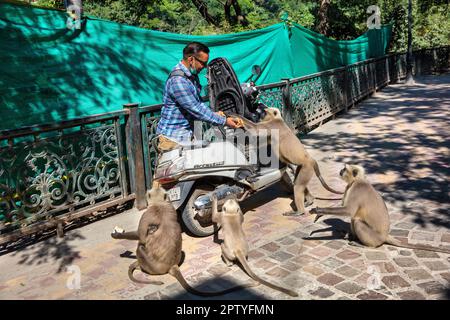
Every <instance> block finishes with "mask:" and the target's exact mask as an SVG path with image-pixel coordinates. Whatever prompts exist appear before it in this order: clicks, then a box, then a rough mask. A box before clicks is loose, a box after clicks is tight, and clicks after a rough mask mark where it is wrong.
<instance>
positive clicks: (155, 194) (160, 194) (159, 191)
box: [148, 185, 168, 202]
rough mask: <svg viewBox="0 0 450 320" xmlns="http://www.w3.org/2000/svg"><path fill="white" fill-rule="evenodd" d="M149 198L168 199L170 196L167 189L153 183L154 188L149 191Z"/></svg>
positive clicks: (155, 199) (156, 199) (153, 199)
mask: <svg viewBox="0 0 450 320" xmlns="http://www.w3.org/2000/svg"><path fill="white" fill-rule="evenodd" d="M148 195H149V200H150V201H153V202H156V201H166V200H167V198H168V196H167V193H166V190H164V188H162V187H160V186H155V185H153V187H152V189H151V190H150V191H149V192H148Z"/></svg>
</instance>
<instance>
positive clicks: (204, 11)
mask: <svg viewBox="0 0 450 320" xmlns="http://www.w3.org/2000/svg"><path fill="white" fill-rule="evenodd" d="M192 3H193V4H194V5H195V6H196V7H197V10H198V12H200V14H201V15H202V17H203V18H205V20H206V22H208V23H209V24H212V25H214V26H216V27H218V26H219V25H218V24H217V22H216V20H215V19H214V18H213V17H211V16H210V14H209V13H208V7H207V6H206V4H205V3H204V2H203V1H202V0H192Z"/></svg>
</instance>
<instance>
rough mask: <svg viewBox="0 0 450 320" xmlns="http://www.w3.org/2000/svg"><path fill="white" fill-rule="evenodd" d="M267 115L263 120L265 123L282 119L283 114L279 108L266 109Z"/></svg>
mask: <svg viewBox="0 0 450 320" xmlns="http://www.w3.org/2000/svg"><path fill="white" fill-rule="evenodd" d="M265 111H266V115H265V116H264V118H263V121H270V120H273V119H282V117H281V112H280V110H278V109H277V108H267V109H265Z"/></svg>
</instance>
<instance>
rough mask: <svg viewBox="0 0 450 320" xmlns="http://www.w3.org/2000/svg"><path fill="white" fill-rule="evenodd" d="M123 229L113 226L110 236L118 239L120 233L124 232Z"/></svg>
mask: <svg viewBox="0 0 450 320" xmlns="http://www.w3.org/2000/svg"><path fill="white" fill-rule="evenodd" d="M124 232H125V230H123V229H122V228H120V227H118V226H115V227H114V230H113V232H112V233H111V237H112V238H114V239H119V236H118V235H120V234H122V233H124Z"/></svg>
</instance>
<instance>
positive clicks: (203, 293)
mask: <svg viewBox="0 0 450 320" xmlns="http://www.w3.org/2000/svg"><path fill="white" fill-rule="evenodd" d="M169 274H171V275H172V276H173V277H175V279H177V280H178V282H179V283H180V284H181V285H182V287H183V288H184V289H185V290H186V291H188V292H190V293H192V294H195V295H197V296H200V297H214V296H220V295H224V294H227V293H230V292H233V291H237V290H241V289H244V288H248V287H254V286H256V285H258V284H252V283H250V284H244V285H239V286H235V287H231V288H229V289H226V290H222V291H207V292H206V291H199V290H196V289H194V288H192V287H191V286H190V285H189V283H187V281H186V280H185V279H184V277H183V275H182V274H181V271H180V268H179V267H178V266H177V265H174V266H172V267H171V268H170V270H169Z"/></svg>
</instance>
